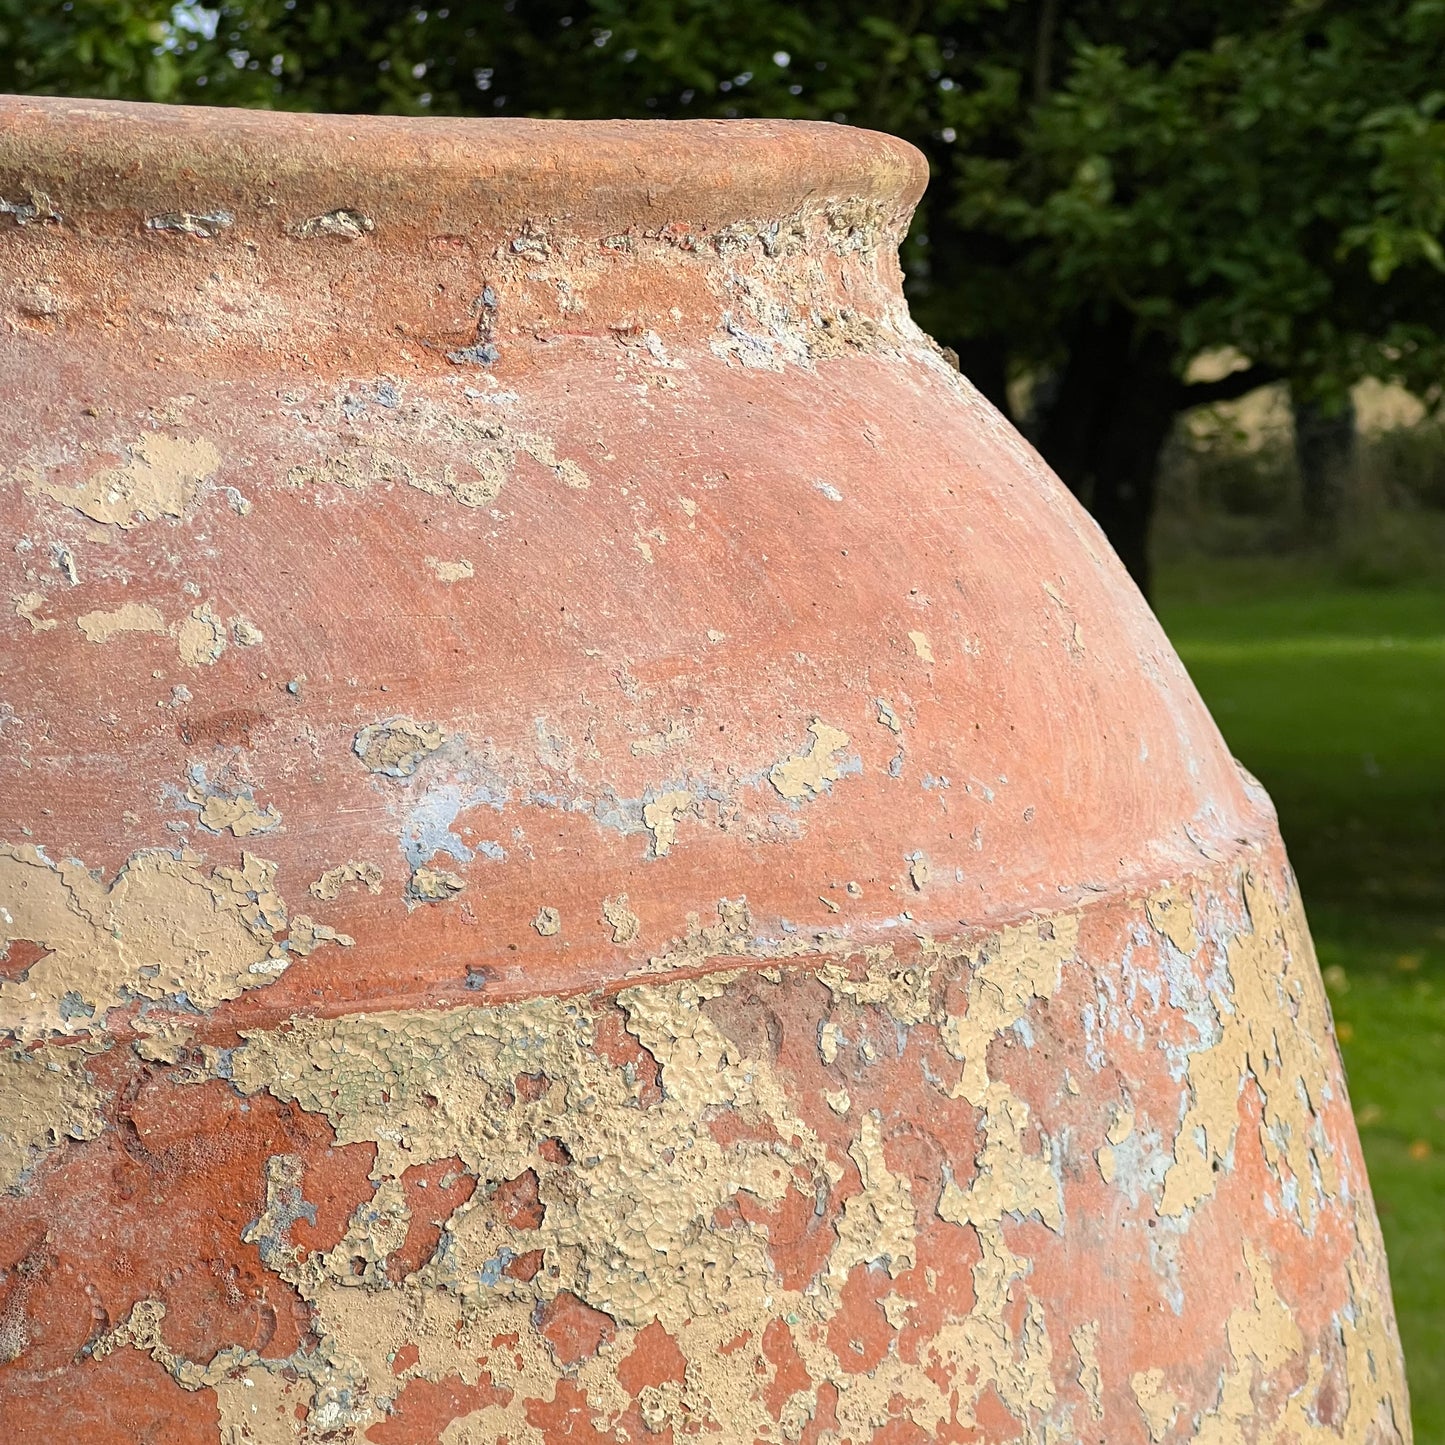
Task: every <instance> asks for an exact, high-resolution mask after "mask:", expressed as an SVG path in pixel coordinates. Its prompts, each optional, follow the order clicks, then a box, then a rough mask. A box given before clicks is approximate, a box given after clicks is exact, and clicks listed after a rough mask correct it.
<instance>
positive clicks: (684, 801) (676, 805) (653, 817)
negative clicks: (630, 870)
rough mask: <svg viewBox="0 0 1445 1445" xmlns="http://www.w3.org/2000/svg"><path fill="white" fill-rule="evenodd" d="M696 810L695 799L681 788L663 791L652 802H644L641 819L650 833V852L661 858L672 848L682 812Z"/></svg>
mask: <svg viewBox="0 0 1445 1445" xmlns="http://www.w3.org/2000/svg"><path fill="white" fill-rule="evenodd" d="M696 811H697V799H696V798H694V797H693V795H692V794H691V793H689V792H687V791H686V790H685V789H682V788H674V789H673V790H672V791H671V792H668V793H663V794H662V795H661V796H659V797H657V798H654V799H653V801H652V802H650V803H647V804H644V806H643V809H642V821H643V823H644V824H645V825H646V826H647V828H648V829H649V831H650V832H651V833H652V852H653V856H654V857H656V858H661V857H663V856H664V855H666V854H667V853H668V852H669V851H671V849H672V845H673V844H674V843H675V842H676V841H677V821H678V819H679V818H681V817H682V816H683V815H684V814H687V813H693V812H696Z"/></svg>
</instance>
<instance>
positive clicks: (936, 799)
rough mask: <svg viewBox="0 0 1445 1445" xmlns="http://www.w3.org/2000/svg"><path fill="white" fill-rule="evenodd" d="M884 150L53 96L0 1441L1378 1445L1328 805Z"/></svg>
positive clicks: (1381, 1384)
mask: <svg viewBox="0 0 1445 1445" xmlns="http://www.w3.org/2000/svg"><path fill="white" fill-rule="evenodd" d="M924 180H925V171H924V166H923V162H922V160H921V158H920V157H919V156H918V155H917V154H916V153H915V152H914V151H912V150H911V149H910V148H909V147H908V146H906V145H904V144H902V143H901V142H898V141H896V140H892V139H889V138H887V137H884V136H878V135H870V134H866V133H861V132H858V131H852V130H846V129H842V128H838V127H834V126H825V125H802V124H782V123H778V124H774V123H766V122H758V123H751V122H732V123H712V122H696V123H689V124H663V123H656V124H647V123H630V124H624V123H617V124H612V123H607V124H564V123H553V122H542V121H537V122H534V121H520V122H512V121H485V122H478V121H461V122H452V121H413V120H397V119H353V118H342V117H326V116H313V117H302V116H283V115H270V114H247V113H228V112H222V111H183V110H171V109H164V108H148V107H135V106H124V105H105V104H94V103H89V102H76V101H65V100H9V101H6V102H4V103H3V108H0V321H3V332H0V396H3V397H4V406H3V410H0V476H3V486H0V508H3V512H0V518H3V535H4V547H3V549H0V599H3V602H4V609H3V610H4V618H3V621H0V669H3V686H0V694H3V696H0V840H3V846H0V927H3V937H0V942H3V944H4V949H3V952H0V975H3V977H0V1029H3V1033H4V1042H3V1047H0V1420H3V1424H4V1428H3V1431H0V1434H3V1436H4V1438H5V1440H6V1441H7V1442H32V1441H36V1442H38V1441H46V1442H51V1441H57V1440H65V1441H69V1440H83V1441H86V1442H87V1445H102V1442H117V1445H119V1442H125V1445H134V1442H142V1441H154V1442H165V1445H190V1442H202V1441H208V1442H214V1441H220V1442H224V1445H243V1442H266V1445H271V1442H291V1441H322V1440H325V1441H358V1442H360V1441H371V1442H377V1445H392V1442H435V1441H439V1440H440V1441H445V1442H447V1445H462V1442H474V1445H484V1442H485V1445H491V1442H497V1441H504V1440H505V1441H506V1442H508V1445H537V1442H554V1441H564V1440H565V1441H571V1442H577V1441H582V1442H586V1441H596V1442H602V1441H609V1442H617V1441H644V1440H656V1441H658V1442H661V1445H667V1442H671V1445H683V1442H684V1441H689V1440H696V1441H699V1442H703V1441H710V1440H715V1441H722V1442H752V1441H768V1442H782V1441H807V1442H840V1445H841V1442H863V1441H876V1442H891V1445H906V1442H911V1441H921V1440H934V1441H960V1442H964V1441H986V1442H1002V1441H1014V1440H1029V1441H1041V1442H1042V1441H1052V1442H1085V1441H1087V1442H1099V1441H1107V1442H1108V1445H1130V1442H1138V1445H1144V1442H1151V1445H1162V1442H1165V1441H1184V1440H1198V1441H1209V1442H1216V1445H1225V1442H1234V1441H1277V1442H1281V1445H1284V1442H1306V1441H1307V1442H1311V1445H1320V1442H1330V1441H1348V1442H1385V1441H1399V1440H1408V1439H1409V1433H1410V1427H1409V1423H1408V1409H1407V1403H1406V1395H1405V1385H1404V1381H1403V1378H1402V1375H1401V1366H1400V1356H1399V1348H1398V1344H1397V1340H1396V1335H1395V1326H1394V1322H1393V1317H1392V1312H1391V1305H1390V1295H1389V1286H1388V1282H1387V1278H1386V1271H1385V1261H1384V1258H1383V1254H1382V1251H1381V1247H1380V1238H1379V1233H1378V1230H1377V1226H1376V1221H1375V1215H1374V1210H1373V1206H1372V1204H1371V1200H1370V1193H1369V1187H1368V1184H1367V1182H1366V1179H1365V1173H1364V1169H1363V1167H1362V1164H1361V1159H1360V1152H1359V1146H1358V1142H1357V1139H1356V1135H1355V1130H1354V1126H1353V1123H1352V1121H1351V1117H1350V1107H1349V1101H1348V1098H1347V1096H1346V1093H1345V1087H1344V1082H1343V1079H1342V1077H1341V1072H1340V1066H1339V1059H1338V1056H1337V1052H1336V1047H1335V1042H1334V1039H1333V1036H1332V1032H1331V1025H1330V1019H1329V1013H1328V1009H1327V1006H1326V1002H1325V998H1324V995H1323V992H1322V990H1321V987H1320V980H1319V976H1318V971H1317V968H1316V965H1315V961H1314V957H1313V955H1312V953H1311V949H1310V942H1309V936H1308V933H1307V931H1306V928H1305V922H1304V917H1303V914H1302V911H1301V905H1300V901H1299V898H1298V896H1297V895H1296V892H1295V889H1294V885H1293V882H1292V880H1291V877H1290V873H1289V869H1288V866H1287V864H1286V861H1285V856H1284V852H1283V850H1282V848H1281V845H1280V841H1279V837H1278V834H1277V832H1276V828H1275V822H1274V817H1273V814H1272V812H1271V809H1270V806H1269V803H1268V800H1267V799H1266V798H1265V796H1264V795H1263V793H1262V792H1261V791H1260V789H1259V787H1258V786H1257V785H1256V784H1255V783H1253V782H1252V781H1251V779H1250V778H1249V777H1248V776H1247V775H1245V774H1243V773H1242V772H1241V771H1240V770H1239V769H1238V767H1237V766H1236V765H1235V764H1234V762H1233V761H1232V760H1231V759H1230V756H1229V754H1228V752H1227V751H1226V750H1225V748H1224V746H1223V744H1222V742H1221V740H1220V737H1219V734H1218V733H1217V731H1216V730H1215V728H1214V725H1213V723H1212V722H1211V721H1210V718H1209V716H1208V714H1207V712H1206V711H1205V709H1204V707H1203V705H1202V704H1201V702H1200V700H1199V697H1198V695H1197V694H1196V692H1195V690H1194V688H1193V687H1192V686H1191V684H1190V682H1189V679H1188V677H1187V676H1186V675H1185V673H1184V671H1183V669H1182V668H1181V666H1180V664H1179V662H1178V660H1177V659H1176V657H1175V655H1174V653H1173V651H1172V650H1171V649H1170V646H1169V644H1168V642H1167V641H1166V640H1165V638H1164V636H1163V635H1162V634H1161V632H1160V630H1159V628H1158V626H1157V625H1156V623H1155V621H1154V619H1153V618H1152V616H1151V615H1150V613H1149V611H1148V609H1147V608H1146V607H1145V605H1144V604H1143V602H1142V601H1141V600H1140V598H1139V596H1138V594H1137V593H1136V592H1135V590H1134V588H1133V587H1132V586H1131V585H1130V583H1129V581H1128V580H1127V579H1126V577H1125V575H1124V573H1123V571H1122V570H1121V569H1120V567H1119V565H1118V563H1117V562H1116V560H1115V558H1114V557H1113V555H1112V554H1111V553H1110V551H1109V548H1108V547H1107V545H1106V544H1105V543H1104V541H1103V539H1102V538H1101V536H1100V534H1099V532H1098V530H1097V529H1096V528H1095V526H1094V525H1093V523H1092V522H1090V520H1089V519H1088V518H1087V517H1086V516H1085V515H1084V513H1083V512H1082V511H1081V510H1080V509H1079V508H1078V506H1076V505H1075V503H1074V502H1073V501H1072V500H1071V499H1070V497H1069V496H1068V495H1067V494H1066V493H1065V491H1064V490H1063V489H1062V488H1061V487H1060V485H1059V484H1058V482H1057V481H1056V480H1055V479H1054V478H1053V477H1052V476H1051V475H1050V474H1049V472H1048V470H1047V469H1046V468H1045V467H1044V466H1043V464H1042V463H1041V462H1040V460H1039V458H1038V457H1037V456H1036V455H1035V454H1034V453H1033V452H1032V451H1031V450H1030V449H1029V448H1028V447H1027V446H1026V445H1025V444H1024V443H1023V442H1022V441H1021V440H1020V439H1019V437H1018V436H1017V435H1015V433H1014V432H1013V431H1011V430H1010V429H1009V427H1008V426H1007V425H1006V424H1005V423H1004V422H1003V421H1002V420H1001V419H1000V418H999V416H998V415H997V414H996V413H995V412H994V411H992V410H991V409H990V408H989V407H988V405H987V404H986V403H985V402H984V401H982V400H981V399H980V397H979V395H978V394H977V392H975V391H974V390H973V388H972V387H971V386H970V385H969V383H968V382H967V381H966V380H965V379H964V378H962V377H960V376H959V375H958V373H957V371H956V369H955V368H954V367H953V366H952V365H951V364H950V359H949V358H948V357H947V356H945V355H943V354H941V353H940V352H939V350H938V349H937V348H936V347H935V346H934V345H933V344H932V343H931V342H930V341H929V340H928V338H927V337H925V336H923V335H922V334H921V333H920V332H919V331H918V330H917V329H916V328H915V327H914V326H913V325H912V323H911V322H910V321H909V318H908V314H907V310H906V308H905V306H904V302H903V298H902V291H901V285H900V273H899V267H898V262H897V258H896V247H897V243H898V241H899V238H900V236H901V235H902V233H903V229H904V227H905V225H906V223H907V220H908V217H909V213H910V209H911V207H912V206H913V204H914V202H915V201H916V199H917V197H918V195H919V193H920V191H921V189H922V187H923V184H924Z"/></svg>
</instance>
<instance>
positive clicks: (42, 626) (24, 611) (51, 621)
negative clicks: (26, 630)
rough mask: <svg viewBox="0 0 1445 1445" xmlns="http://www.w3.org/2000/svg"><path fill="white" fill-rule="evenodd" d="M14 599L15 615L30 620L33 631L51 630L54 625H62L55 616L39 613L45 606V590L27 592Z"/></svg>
mask: <svg viewBox="0 0 1445 1445" xmlns="http://www.w3.org/2000/svg"><path fill="white" fill-rule="evenodd" d="M12 601H13V602H14V605H15V615H16V616H17V617H20V618H23V619H24V620H25V621H26V622H28V623H29V624H30V630H31V631H32V632H49V631H50V629H51V628H52V627H59V626H60V623H59V622H58V621H57V620H56V619H55V618H54V617H41V616H40V615H39V612H40V609H41V608H42V607H44V606H45V594H44V593H43V592H26V593H24V594H22V595H21V596H19V597H15V598H13V599H12Z"/></svg>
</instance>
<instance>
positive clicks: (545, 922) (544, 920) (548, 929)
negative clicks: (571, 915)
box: [532, 904, 562, 938]
mask: <svg viewBox="0 0 1445 1445" xmlns="http://www.w3.org/2000/svg"><path fill="white" fill-rule="evenodd" d="M532 927H533V928H535V929H536V930H537V932H538V933H540V934H541V935H542V937H543V938H555V937H556V936H557V935H558V934H559V933H561V931H562V915H561V913H560V912H558V910H557V909H555V908H549V907H547V906H546V905H545V904H544V905H543V906H542V907H541V908H539V909H538V910H537V916H536V917H535V918H534V919H533V920H532Z"/></svg>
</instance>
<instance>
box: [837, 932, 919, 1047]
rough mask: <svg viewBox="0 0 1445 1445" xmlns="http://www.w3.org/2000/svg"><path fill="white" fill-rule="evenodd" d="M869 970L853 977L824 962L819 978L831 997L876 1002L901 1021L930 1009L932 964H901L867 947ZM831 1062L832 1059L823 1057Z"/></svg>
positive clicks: (915, 1019)
mask: <svg viewBox="0 0 1445 1445" xmlns="http://www.w3.org/2000/svg"><path fill="white" fill-rule="evenodd" d="M870 953H871V954H873V955H874V956H873V957H871V958H870V962H869V965H868V972H867V973H866V974H865V975H864V977H862V978H854V977H853V976H852V975H851V974H850V973H849V972H848V969H847V967H846V966H845V965H844V964H841V963H826V964H824V965H823V966H822V967H821V968H820V969H819V970H818V977H819V978H820V979H821V980H822V981H823V982H824V983H825V984H826V985H827V986H828V991H829V993H831V994H832V995H833V998H834V1000H835V1001H836V1000H839V999H850V1000H851V1001H852V1002H853V1003H855V1004H859V1005H864V1006H867V1005H876V1006H878V1007H881V1008H882V1009H883V1010H884V1011H885V1012H886V1013H888V1014H889V1015H890V1016H891V1017H892V1018H895V1019H897V1020H898V1022H899V1023H901V1024H916V1023H922V1022H923V1020H924V1019H926V1018H928V1017H929V1015H930V1014H931V1013H932V1011H933V1004H932V993H933V973H934V969H935V967H936V965H935V964H932V963H922V962H914V963H906V964H905V963H900V962H898V961H897V960H896V959H892V958H887V957H880V956H877V955H878V954H881V953H882V950H870ZM826 1062H828V1063H831V1062H832V1060H831V1059H829V1060H826Z"/></svg>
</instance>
